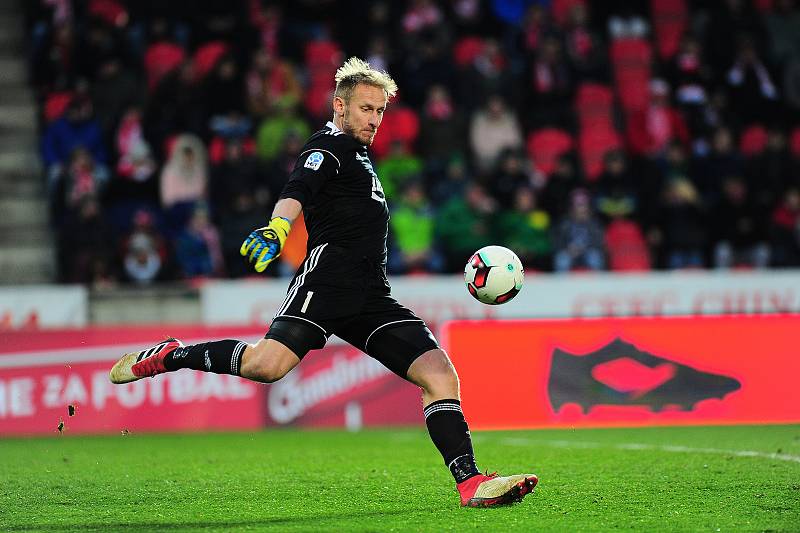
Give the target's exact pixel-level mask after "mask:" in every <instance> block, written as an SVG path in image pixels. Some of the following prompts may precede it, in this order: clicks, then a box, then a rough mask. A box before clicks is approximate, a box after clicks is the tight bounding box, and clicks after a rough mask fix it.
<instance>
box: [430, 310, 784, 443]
mask: <svg viewBox="0 0 800 533" xmlns="http://www.w3.org/2000/svg"><path fill="white" fill-rule="evenodd" d="M799 335H800V316H798V315H792V316H787V315H782V316H777V315H776V316H772V317H770V316H760V317H691V318H688V317H687V318H630V319H590V320H518V321H456V322H450V323H448V324H445V326H444V327H443V329H442V334H441V340H443V341H444V343H445V346H446V347H447V348H448V351H449V353H450V356H451V358H452V360H453V363H454V364H455V367H456V368H457V369H458V372H459V375H460V378H461V388H462V404H463V406H464V412H465V413H466V414H467V418H468V420H469V421H470V425H471V427H473V428H474V429H523V428H538V427H548V426H560V427H575V426H620V425H625V426H631V425H668V424H732V423H733V424H735V423H742V424H752V423H796V422H800V393H798V392H797V376H798V375H800V356H799V353H798V348H797V347H798V340H799Z"/></svg>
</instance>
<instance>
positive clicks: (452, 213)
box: [436, 182, 497, 272]
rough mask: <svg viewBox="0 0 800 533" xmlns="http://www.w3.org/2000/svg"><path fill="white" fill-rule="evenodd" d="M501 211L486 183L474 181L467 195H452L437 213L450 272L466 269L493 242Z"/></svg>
mask: <svg viewBox="0 0 800 533" xmlns="http://www.w3.org/2000/svg"><path fill="white" fill-rule="evenodd" d="M496 211H497V204H496V202H495V201H494V199H493V198H492V197H491V196H489V195H488V194H487V193H486V190H485V189H484V188H483V186H482V185H480V184H478V183H474V182H473V183H470V184H469V185H468V186H467V188H466V190H465V191H464V195H463V196H455V197H453V198H451V199H450V200H449V201H448V202H447V203H446V204H445V205H444V206H442V208H441V209H440V210H439V213H438V215H437V217H436V235H437V237H438V240H439V244H440V245H441V248H442V252H443V254H444V256H445V265H446V267H445V268H446V270H447V271H448V272H458V271H462V270H463V269H464V265H466V263H467V260H468V259H469V258H470V256H471V255H472V254H473V253H475V251H476V250H478V249H479V248H482V247H483V246H487V245H489V244H493V240H494V235H493V234H492V222H493V218H494V214H495V212H496Z"/></svg>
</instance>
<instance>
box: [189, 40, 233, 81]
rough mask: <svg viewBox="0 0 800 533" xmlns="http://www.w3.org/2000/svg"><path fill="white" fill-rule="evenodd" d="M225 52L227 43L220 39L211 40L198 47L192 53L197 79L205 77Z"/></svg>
mask: <svg viewBox="0 0 800 533" xmlns="http://www.w3.org/2000/svg"><path fill="white" fill-rule="evenodd" d="M227 52H228V45H227V44H226V43H224V42H222V41H212V42H210V43H206V44H204V45H203V46H201V47H200V48H198V49H197V51H196V52H195V53H194V69H195V72H196V73H197V79H199V80H201V79H203V78H205V77H206V76H207V75H208V73H209V72H211V71H212V70H213V69H214V67H215V66H217V62H218V61H219V59H220V58H221V57H222V56H223V55H225V54H226V53H227Z"/></svg>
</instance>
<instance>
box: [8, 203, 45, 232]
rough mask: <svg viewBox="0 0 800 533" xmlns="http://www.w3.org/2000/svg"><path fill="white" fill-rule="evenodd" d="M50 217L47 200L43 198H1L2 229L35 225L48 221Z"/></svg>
mask: <svg viewBox="0 0 800 533" xmlns="http://www.w3.org/2000/svg"><path fill="white" fill-rule="evenodd" d="M48 216H49V214H48V209H47V200H46V199H45V198H43V197H20V196H17V197H13V196H12V197H5V196H4V197H2V198H0V227H5V228H8V227H13V226H14V225H19V224H30V225H35V224H37V223H41V222H42V221H47V217H48Z"/></svg>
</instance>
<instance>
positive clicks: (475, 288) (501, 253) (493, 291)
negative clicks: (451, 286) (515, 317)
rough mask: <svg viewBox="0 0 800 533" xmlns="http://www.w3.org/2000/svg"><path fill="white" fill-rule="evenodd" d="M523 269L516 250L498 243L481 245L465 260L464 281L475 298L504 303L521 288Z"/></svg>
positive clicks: (491, 303)
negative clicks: (497, 244)
mask: <svg viewBox="0 0 800 533" xmlns="http://www.w3.org/2000/svg"><path fill="white" fill-rule="evenodd" d="M524 279H525V273H524V272H523V270H522V263H521V262H520V260H519V257H517V254H515V253H514V252H512V251H511V250H509V249H508V248H503V247H502V246H484V247H483V248H481V249H480V250H478V251H477V252H475V253H474V254H473V255H472V257H470V258H469V261H467V266H466V267H465V268H464V282H465V283H466V284H467V290H468V291H469V293H470V294H471V295H472V296H474V297H475V299H476V300H478V301H480V302H483V303H485V304H489V305H498V304H504V303H506V302H507V301H509V300H511V299H512V298H513V297H514V296H516V295H517V293H518V292H519V291H520V289H522V282H523V280H524Z"/></svg>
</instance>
